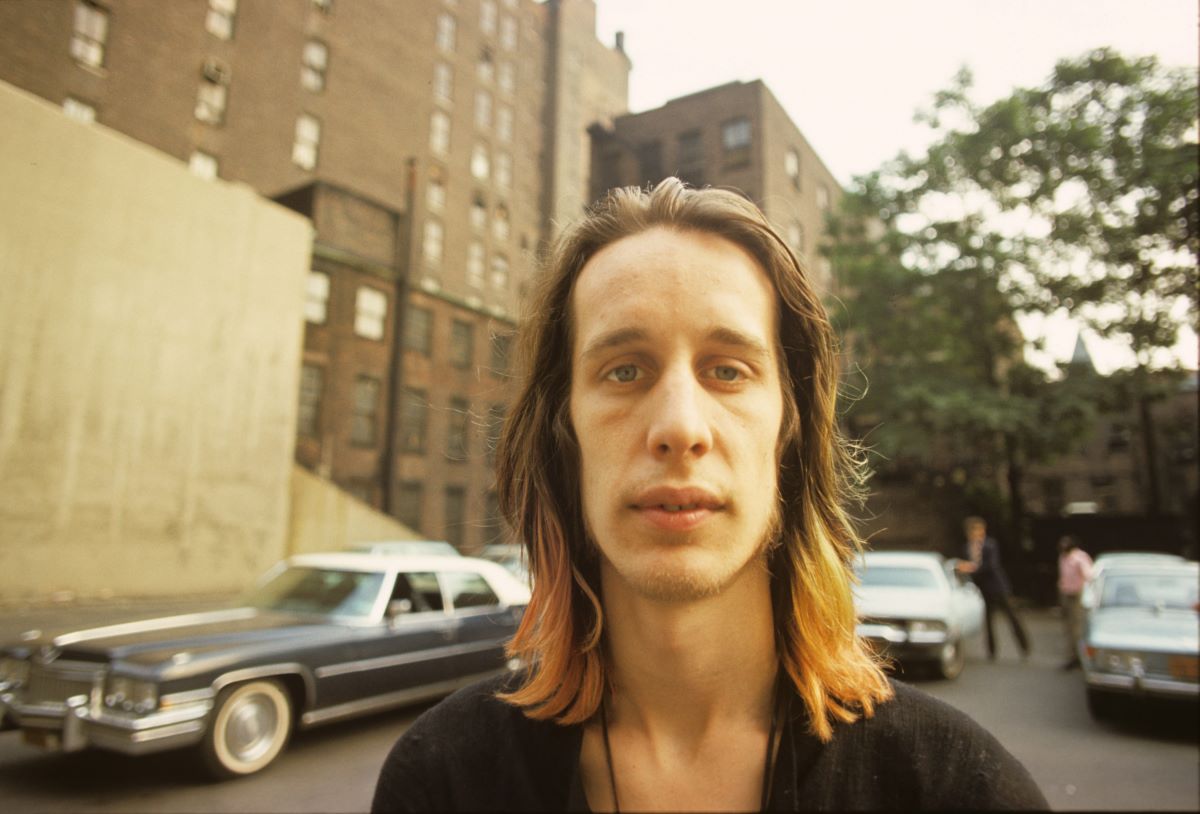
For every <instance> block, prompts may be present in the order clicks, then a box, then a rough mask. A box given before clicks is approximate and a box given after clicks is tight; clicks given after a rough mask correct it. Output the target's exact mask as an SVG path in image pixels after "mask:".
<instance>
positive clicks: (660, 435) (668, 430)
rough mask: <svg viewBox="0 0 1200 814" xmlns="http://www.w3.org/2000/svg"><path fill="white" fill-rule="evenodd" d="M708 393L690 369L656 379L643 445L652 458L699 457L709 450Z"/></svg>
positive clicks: (672, 372) (710, 435)
mask: <svg viewBox="0 0 1200 814" xmlns="http://www.w3.org/2000/svg"><path fill="white" fill-rule="evenodd" d="M707 399H708V393H707V392H706V391H705V389H704V387H703V386H701V384H700V382H699V381H697V380H696V377H695V374H694V373H693V372H692V371H691V370H690V368H689V369H687V370H682V369H681V370H673V371H669V372H668V373H666V374H665V375H664V376H663V377H662V378H661V379H659V381H658V383H657V386H656V387H655V388H654V392H653V396H652V399H651V402H650V410H651V415H650V428H649V432H648V433H647V436H646V443H647V446H648V447H649V450H650V454H652V455H654V456H655V457H665V458H671V457H674V458H683V457H689V456H690V457H700V456H701V455H704V454H705V453H706V452H708V451H709V449H711V448H712V429H711V427H710V426H709V422H708V420H707V418H706V410H705V406H706V405H705V402H706V401H707Z"/></svg>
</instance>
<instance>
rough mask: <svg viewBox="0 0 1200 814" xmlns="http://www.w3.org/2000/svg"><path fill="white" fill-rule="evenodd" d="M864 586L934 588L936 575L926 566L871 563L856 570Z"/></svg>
mask: <svg viewBox="0 0 1200 814" xmlns="http://www.w3.org/2000/svg"><path fill="white" fill-rule="evenodd" d="M858 575H859V577H860V578H861V579H862V584H863V585H864V586H871V587H876V588H934V589H936V588H937V587H938V582H937V577H935V576H934V575H933V572H932V571H930V570H929V569H927V568H905V567H903V566H897V565H871V566H869V567H868V568H866V569H863V570H860V571H859V572H858Z"/></svg>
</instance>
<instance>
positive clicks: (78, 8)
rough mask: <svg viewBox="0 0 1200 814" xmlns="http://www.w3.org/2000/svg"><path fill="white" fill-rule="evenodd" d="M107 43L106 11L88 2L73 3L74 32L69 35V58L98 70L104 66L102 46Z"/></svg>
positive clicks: (84, 0) (81, 0)
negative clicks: (71, 57)
mask: <svg viewBox="0 0 1200 814" xmlns="http://www.w3.org/2000/svg"><path fill="white" fill-rule="evenodd" d="M107 41H108V11H106V10H105V9H103V8H101V7H100V6H98V5H96V4H95V3H92V2H89V0H78V2H77V3H75V31H74V33H73V34H72V35H71V56H73V57H75V59H77V60H78V61H79V62H81V63H83V64H84V65H89V66H91V67H93V68H99V67H100V66H102V65H103V64H104V46H105V43H106V42H107Z"/></svg>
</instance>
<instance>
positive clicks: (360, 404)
mask: <svg viewBox="0 0 1200 814" xmlns="http://www.w3.org/2000/svg"><path fill="white" fill-rule="evenodd" d="M378 420H379V379H376V378H375V377H373V376H359V377H358V378H357V379H355V380H354V415H353V416H352V417H351V422H350V442H351V443H352V444H358V445H360V446H371V445H373V444H374V443H375V438H376V435H377V432H376V430H377V427H376V425H377V423H378Z"/></svg>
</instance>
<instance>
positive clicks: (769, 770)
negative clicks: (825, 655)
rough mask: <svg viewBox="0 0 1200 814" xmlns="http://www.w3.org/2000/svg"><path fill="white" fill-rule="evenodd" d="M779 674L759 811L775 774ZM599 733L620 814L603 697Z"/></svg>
mask: <svg viewBox="0 0 1200 814" xmlns="http://www.w3.org/2000/svg"><path fill="white" fill-rule="evenodd" d="M781 680H782V676H781V674H780V673H776V675H775V687H774V689H773V690H772V691H771V729H770V733H769V734H768V735H767V754H766V757H765V758H764V759H763V780H762V794H761V799H760V802H759V807H758V808H759V811H766V810H767V802H768V801H769V800H770V797H771V781H772V779H773V776H774V774H775V771H774V769H775V761H774V760H773V758H774V757H775V751H776V750H775V732H776V730H777V729H778V728H779V682H780V681H781ZM600 733H601V735H603V737H604V761H605V763H606V764H608V787H609V790H610V791H611V792H612V800H613V811H614V812H616V814H621V803H620V801H619V800H618V799H617V773H616V770H615V769H613V759H612V746H611V745H610V744H609V741H608V704H607V702H606V700H605V698H604V697H601V699H600Z"/></svg>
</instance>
